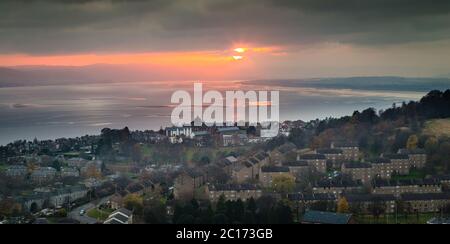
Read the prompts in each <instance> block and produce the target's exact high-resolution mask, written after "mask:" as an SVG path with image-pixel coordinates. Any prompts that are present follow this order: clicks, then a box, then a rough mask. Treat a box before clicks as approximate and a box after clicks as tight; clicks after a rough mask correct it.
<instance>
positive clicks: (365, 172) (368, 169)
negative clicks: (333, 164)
mask: <svg viewBox="0 0 450 244" xmlns="http://www.w3.org/2000/svg"><path fill="white" fill-rule="evenodd" d="M341 171H342V173H343V174H346V175H349V176H351V177H352V179H353V180H354V181H361V182H362V183H363V184H369V183H370V182H371V181H372V179H373V175H374V169H373V168H372V164H370V163H344V164H342V168H341Z"/></svg>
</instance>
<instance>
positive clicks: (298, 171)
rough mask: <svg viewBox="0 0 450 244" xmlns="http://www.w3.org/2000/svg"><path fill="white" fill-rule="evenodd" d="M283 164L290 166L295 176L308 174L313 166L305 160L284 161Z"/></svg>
mask: <svg viewBox="0 0 450 244" xmlns="http://www.w3.org/2000/svg"><path fill="white" fill-rule="evenodd" d="M282 166H284V167H288V168H289V171H290V172H291V173H292V174H293V175H295V176H299V175H304V174H308V173H309V172H310V170H311V167H310V166H309V164H308V162H307V161H305V160H300V161H289V162H284V163H283V165H282Z"/></svg>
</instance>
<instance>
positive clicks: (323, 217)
mask: <svg viewBox="0 0 450 244" xmlns="http://www.w3.org/2000/svg"><path fill="white" fill-rule="evenodd" d="M351 218H352V215H351V214H341V213H332V212H321V211H306V213H305V215H304V216H303V221H302V222H305V223H318V224H348V223H349V222H350V220H351Z"/></svg>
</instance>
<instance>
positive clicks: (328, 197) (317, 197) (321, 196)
mask: <svg viewBox="0 0 450 244" xmlns="http://www.w3.org/2000/svg"><path fill="white" fill-rule="evenodd" d="M288 198H289V200H291V201H336V196H335V195H334V194H331V193H313V194H303V193H293V194H289V195H288Z"/></svg>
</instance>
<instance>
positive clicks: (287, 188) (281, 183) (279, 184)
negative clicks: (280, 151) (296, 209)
mask: <svg viewBox="0 0 450 244" xmlns="http://www.w3.org/2000/svg"><path fill="white" fill-rule="evenodd" d="M294 188H295V179H294V177H292V176H289V175H280V176H276V177H274V178H273V180H272V189H273V190H274V191H275V192H278V193H281V194H282V196H283V197H286V195H287V194H288V193H290V192H292V191H293V190H294Z"/></svg>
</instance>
